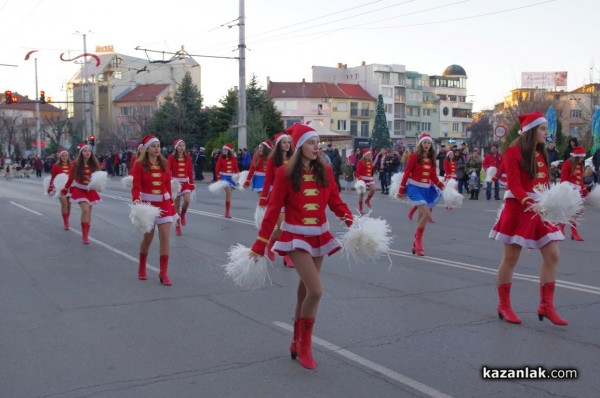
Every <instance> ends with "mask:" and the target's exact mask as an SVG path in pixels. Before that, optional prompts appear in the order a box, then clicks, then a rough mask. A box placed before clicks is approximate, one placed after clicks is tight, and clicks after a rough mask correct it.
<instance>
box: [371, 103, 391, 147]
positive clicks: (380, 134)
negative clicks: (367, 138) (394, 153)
mask: <svg viewBox="0 0 600 398" xmlns="http://www.w3.org/2000/svg"><path fill="white" fill-rule="evenodd" d="M371 146H372V147H374V148H377V149H380V148H389V146H390V130H389V129H388V125H387V120H386V118H385V108H384V107H383V96H382V95H381V94H379V96H378V97H377V112H376V113H375V125H374V126H373V134H372V142H371Z"/></svg>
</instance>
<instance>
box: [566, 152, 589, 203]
mask: <svg viewBox="0 0 600 398" xmlns="http://www.w3.org/2000/svg"><path fill="white" fill-rule="evenodd" d="M572 170H573V169H572V166H571V160H570V159H569V160H567V161H566V162H564V163H563V165H562V169H561V171H560V182H565V181H566V182H568V183H569V184H570V185H571V186H572V187H573V189H575V190H577V191H579V193H580V194H581V197H585V196H587V194H588V193H590V191H589V190H588V189H587V188H586V186H585V185H584V184H583V165H580V164H578V165H577V166H575V171H574V172H573V173H572V175H571V171H572Z"/></svg>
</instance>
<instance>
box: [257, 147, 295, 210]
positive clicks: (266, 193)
mask: <svg viewBox="0 0 600 398" xmlns="http://www.w3.org/2000/svg"><path fill="white" fill-rule="evenodd" d="M288 163H289V160H284V161H283V165H282V166H287V164H288ZM280 168H281V166H276V165H275V162H274V161H273V158H268V159H267V171H266V173H265V183H264V185H263V189H262V191H261V194H260V199H258V205H259V206H261V207H266V206H267V204H268V203H269V197H270V196H271V191H272V190H273V184H274V183H275V175H276V174H277V170H279V169H280ZM284 211H285V209H284V208H283V207H282V208H281V212H282V213H283V212H284Z"/></svg>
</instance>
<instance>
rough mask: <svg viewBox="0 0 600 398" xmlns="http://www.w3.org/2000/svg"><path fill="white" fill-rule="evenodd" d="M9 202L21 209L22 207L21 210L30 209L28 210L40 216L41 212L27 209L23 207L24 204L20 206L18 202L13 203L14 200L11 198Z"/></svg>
mask: <svg viewBox="0 0 600 398" xmlns="http://www.w3.org/2000/svg"><path fill="white" fill-rule="evenodd" d="M9 203H10V204H13V205H15V206H17V207H20V208H21V209H23V210H27V211H30V212H32V213H33V214H37V215H38V216H41V215H42V213H38V212H37V211H35V210H31V209H29V208H27V207H25V206H21V205H20V204H18V203H15V202H13V201H12V200H11V201H10V202H9Z"/></svg>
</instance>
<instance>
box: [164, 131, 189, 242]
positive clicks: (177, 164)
mask: <svg viewBox="0 0 600 398" xmlns="http://www.w3.org/2000/svg"><path fill="white" fill-rule="evenodd" d="M173 147H174V148H175V150H174V151H173V153H172V154H171V155H169V158H168V162H169V171H170V172H171V178H173V179H175V180H177V181H179V183H180V184H181V189H180V190H179V192H178V193H177V197H176V198H175V210H177V214H179V219H178V220H177V224H175V233H176V234H177V235H179V236H181V235H182V234H181V225H183V226H184V227H185V224H186V221H185V213H186V212H187V210H188V207H190V194H191V192H192V191H193V190H194V189H195V186H194V166H193V165H192V158H191V156H190V155H188V154H187V153H186V152H185V142H184V141H183V140H182V139H177V140H175V142H173ZM182 197H183V205H181V198H182Z"/></svg>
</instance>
